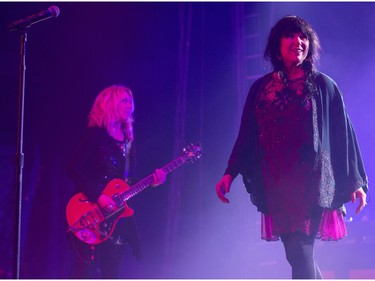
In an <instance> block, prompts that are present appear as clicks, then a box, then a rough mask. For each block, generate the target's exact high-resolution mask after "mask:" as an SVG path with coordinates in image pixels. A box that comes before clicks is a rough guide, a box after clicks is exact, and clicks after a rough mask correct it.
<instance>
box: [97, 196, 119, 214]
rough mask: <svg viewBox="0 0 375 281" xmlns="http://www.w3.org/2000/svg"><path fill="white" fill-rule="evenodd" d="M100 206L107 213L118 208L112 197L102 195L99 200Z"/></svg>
mask: <svg viewBox="0 0 375 281" xmlns="http://www.w3.org/2000/svg"><path fill="white" fill-rule="evenodd" d="M98 204H99V205H100V206H101V207H102V208H104V209H105V210H106V211H113V210H114V209H115V208H116V203H115V201H113V199H112V198H111V197H109V196H108V195H105V194H101V195H100V196H99V198H98Z"/></svg>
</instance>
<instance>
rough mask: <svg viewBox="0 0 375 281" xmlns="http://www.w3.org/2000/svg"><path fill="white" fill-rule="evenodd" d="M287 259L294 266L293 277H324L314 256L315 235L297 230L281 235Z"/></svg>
mask: <svg viewBox="0 0 375 281" xmlns="http://www.w3.org/2000/svg"><path fill="white" fill-rule="evenodd" d="M281 241H282V242H283V244H284V248H285V254H286V259H287V260H288V262H289V264H290V265H291V267H292V279H322V274H321V272H320V269H319V267H318V265H317V264H316V262H315V258H314V242H315V235H311V236H307V235H306V234H304V233H302V232H299V231H297V232H295V233H293V234H287V235H282V236H281Z"/></svg>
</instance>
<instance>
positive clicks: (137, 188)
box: [120, 155, 187, 201]
mask: <svg viewBox="0 0 375 281" xmlns="http://www.w3.org/2000/svg"><path fill="white" fill-rule="evenodd" d="M186 158H187V157H186V156H185V155H183V156H180V157H178V158H177V159H175V160H173V161H172V162H170V163H168V164H167V165H165V166H164V167H163V168H161V170H163V171H164V173H166V174H169V173H170V172H172V171H174V170H175V169H177V168H178V167H180V166H182V164H184V163H185V161H186ZM153 183H154V177H153V175H149V176H148V177H146V178H145V179H143V180H141V181H140V182H138V183H136V184H135V185H133V186H131V187H130V188H129V189H128V190H126V191H124V192H123V193H121V194H120V197H121V199H122V200H123V201H127V200H129V199H130V198H132V197H133V196H135V195H137V194H138V193H140V192H141V191H142V190H144V189H146V188H147V187H149V186H150V185H152V184H153Z"/></svg>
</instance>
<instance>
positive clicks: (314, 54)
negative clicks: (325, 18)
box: [264, 16, 320, 72]
mask: <svg viewBox="0 0 375 281" xmlns="http://www.w3.org/2000/svg"><path fill="white" fill-rule="evenodd" d="M295 32H302V33H303V34H305V35H306V36H307V38H308V39H309V41H310V47H309V52H308V54H307V57H306V59H305V60H304V62H303V63H302V67H303V69H304V70H305V71H308V72H312V71H313V70H314V69H315V67H316V64H317V62H318V61H319V52H320V42H319V38H318V35H317V34H316V32H315V31H314V29H313V28H312V26H311V25H310V24H308V23H307V22H306V21H305V20H303V19H301V18H300V17H297V16H285V17H283V18H282V19H280V20H279V21H278V22H277V23H276V25H275V26H274V27H273V28H272V29H271V32H270V34H269V36H268V42H267V47H266V49H265V51H264V58H265V59H266V60H270V61H271V63H272V65H273V69H274V70H275V71H279V70H283V68H284V63H283V61H282V60H281V59H280V44H281V38H282V37H287V36H288V35H289V34H290V33H295Z"/></svg>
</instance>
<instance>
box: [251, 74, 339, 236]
mask: <svg viewBox="0 0 375 281" xmlns="http://www.w3.org/2000/svg"><path fill="white" fill-rule="evenodd" d="M286 84H287V86H285V85H286ZM311 108H312V103H311V99H310V98H309V96H308V94H306V93H305V91H304V77H301V78H300V79H297V80H294V81H288V82H287V83H284V81H283V80H282V79H281V78H280V76H279V74H278V73H277V72H275V73H274V75H273V77H272V79H271V81H270V82H269V83H268V84H267V85H266V87H265V88H264V90H263V91H262V92H261V93H260V94H259V96H258V97H257V107H256V118H257V122H258V130H259V140H258V141H259V146H260V150H261V156H262V161H261V169H262V177H263V179H264V191H265V194H266V200H267V206H268V209H269V213H268V214H262V231H261V235H262V239H265V240H268V241H273V240H278V239H279V236H280V235H281V234H287V233H293V232H295V231H297V230H298V231H302V232H303V233H306V234H307V235H316V236H317V238H321V239H322V240H338V239H341V238H343V237H344V236H346V227H345V222H344V219H343V215H342V212H341V211H339V210H329V209H323V208H321V207H319V206H318V203H317V201H318V200H317V198H318V196H319V195H318V192H319V191H318V180H319V177H318V175H317V174H316V173H315V172H314V170H315V169H314V157H315V151H314V149H313V128H312V126H313V125H312V124H313V122H312V109H311Z"/></svg>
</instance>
